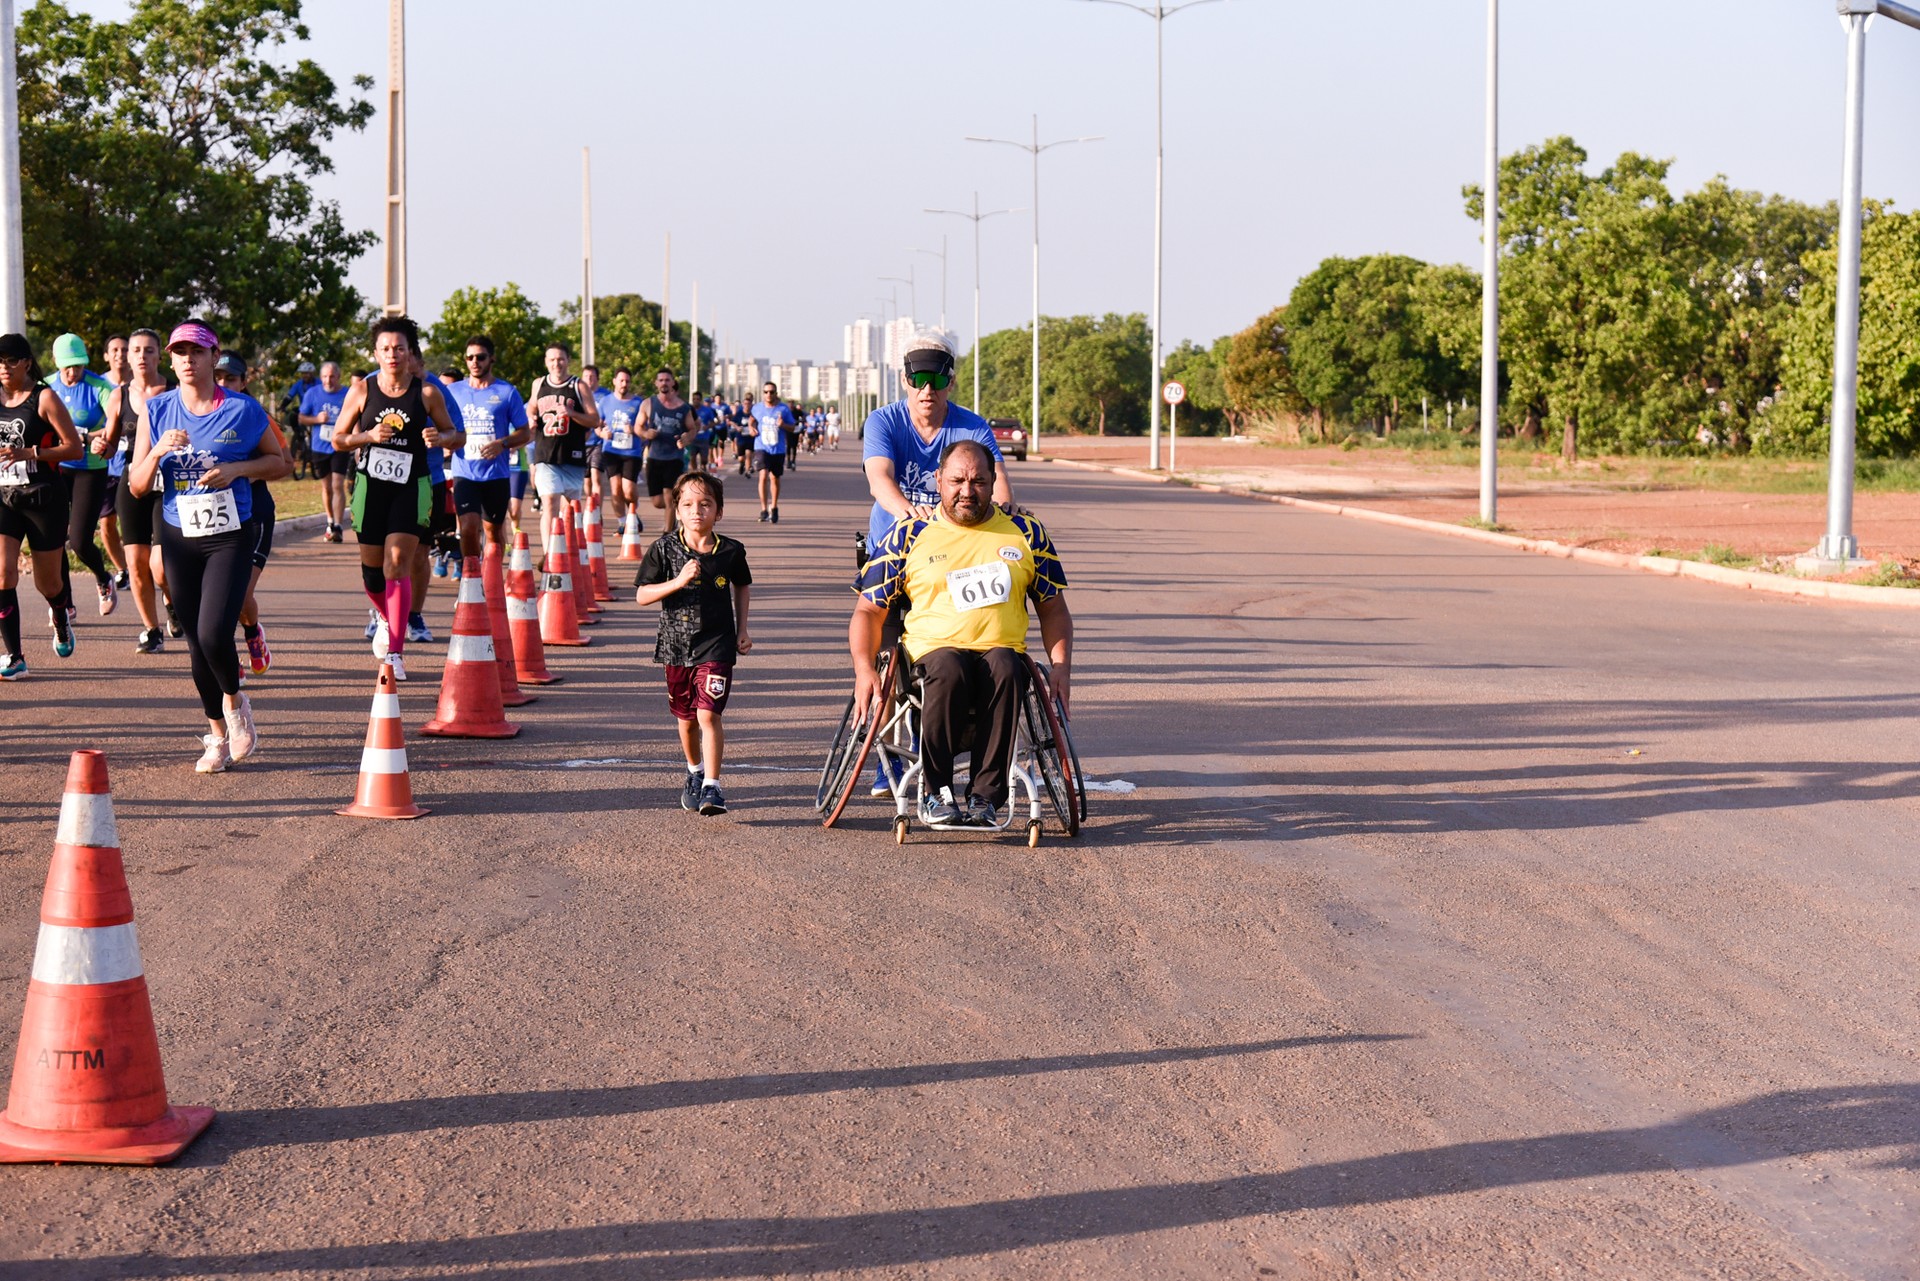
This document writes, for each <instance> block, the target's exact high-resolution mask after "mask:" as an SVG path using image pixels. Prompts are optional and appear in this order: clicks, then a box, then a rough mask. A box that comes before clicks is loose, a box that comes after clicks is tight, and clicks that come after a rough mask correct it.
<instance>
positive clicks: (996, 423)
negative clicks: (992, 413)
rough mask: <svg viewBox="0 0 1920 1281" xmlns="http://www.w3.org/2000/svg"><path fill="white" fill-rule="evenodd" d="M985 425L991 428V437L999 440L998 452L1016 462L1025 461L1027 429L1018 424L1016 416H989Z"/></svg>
mask: <svg viewBox="0 0 1920 1281" xmlns="http://www.w3.org/2000/svg"><path fill="white" fill-rule="evenodd" d="M987 426H989V427H991V428H993V438H994V439H995V440H997V441H999V442H1000V452H1001V454H1002V455H1004V456H1005V457H1007V458H1011V459H1014V460H1015V461H1017V462H1023V463H1024V462H1026V461H1027V429H1026V428H1024V427H1022V426H1021V425H1020V420H1019V419H1018V418H989V419H987Z"/></svg>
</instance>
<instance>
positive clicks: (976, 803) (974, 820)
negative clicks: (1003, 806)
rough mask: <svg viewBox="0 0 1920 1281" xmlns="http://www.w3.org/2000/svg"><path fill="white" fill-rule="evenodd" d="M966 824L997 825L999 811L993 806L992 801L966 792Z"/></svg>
mask: <svg viewBox="0 0 1920 1281" xmlns="http://www.w3.org/2000/svg"><path fill="white" fill-rule="evenodd" d="M967 826H968V827H998V826H1000V811H999V810H997V809H995V808H994V806H993V802H991V801H984V800H981V799H980V798H979V797H978V796H975V795H973V794H972V793H971V792H969V793H968V794H967Z"/></svg>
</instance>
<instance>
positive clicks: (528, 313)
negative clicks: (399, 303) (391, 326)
mask: <svg viewBox="0 0 1920 1281" xmlns="http://www.w3.org/2000/svg"><path fill="white" fill-rule="evenodd" d="M477 334H485V335H486V336H487V337H489V338H491V339H493V345H494V353H493V372H494V376H495V377H496V378H504V379H506V380H507V381H508V382H510V383H513V384H514V385H515V386H517V387H520V388H522V389H524V388H526V387H527V386H529V385H530V384H531V383H532V382H533V380H534V379H535V378H538V377H539V376H540V375H541V374H543V373H545V372H546V353H547V347H548V345H549V344H551V343H552V342H554V341H555V339H557V338H559V337H560V332H559V327H558V326H556V325H555V324H554V323H553V321H551V320H550V319H548V318H547V317H546V316H545V315H543V314H542V313H541V311H540V308H539V306H538V304H536V303H535V302H534V301H533V299H531V298H529V297H527V296H526V295H525V294H524V293H522V292H521V291H520V286H518V285H516V284H514V283H513V282H512V281H508V282H507V284H506V286H505V287H504V288H500V289H475V288H471V287H469V288H466V289H456V290H454V291H453V293H452V294H450V295H448V297H447V301H446V304H445V305H444V306H443V307H441V309H440V319H439V321H438V322H436V323H435V324H434V326H433V328H432V329H430V330H428V331H427V333H426V345H427V348H428V350H429V351H430V352H432V353H433V356H434V359H436V360H437V359H439V358H440V357H441V356H442V355H443V354H444V355H448V356H452V355H453V354H454V353H459V352H464V351H465V350H466V342H467V339H469V338H472V337H474V336H475V335H477ZM563 341H564V340H563Z"/></svg>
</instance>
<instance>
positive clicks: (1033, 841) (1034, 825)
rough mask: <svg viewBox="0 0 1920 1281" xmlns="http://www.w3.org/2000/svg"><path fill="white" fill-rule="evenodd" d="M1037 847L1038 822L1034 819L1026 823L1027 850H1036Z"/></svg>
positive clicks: (1038, 840)
mask: <svg viewBox="0 0 1920 1281" xmlns="http://www.w3.org/2000/svg"><path fill="white" fill-rule="evenodd" d="M1039 845H1040V820H1039V819H1037V818H1036V819H1033V820H1031V821H1029V822H1028V823H1027V848H1028V849H1037V848H1039Z"/></svg>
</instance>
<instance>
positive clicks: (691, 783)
mask: <svg viewBox="0 0 1920 1281" xmlns="http://www.w3.org/2000/svg"><path fill="white" fill-rule="evenodd" d="M680 808H681V809H683V810H697V809H699V808H700V776H699V775H698V774H688V775H687V785H686V786H685V787H683V788H681V789H680Z"/></svg>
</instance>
